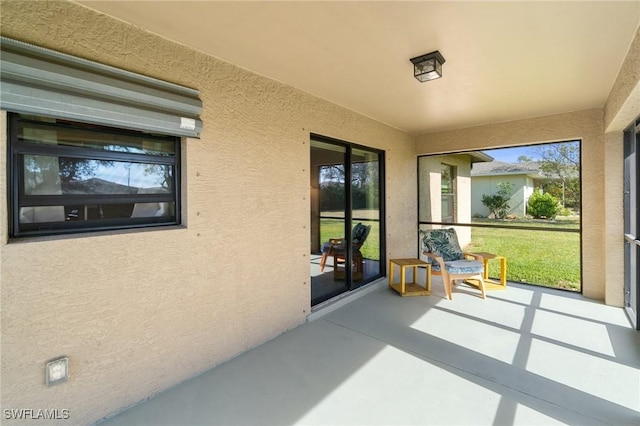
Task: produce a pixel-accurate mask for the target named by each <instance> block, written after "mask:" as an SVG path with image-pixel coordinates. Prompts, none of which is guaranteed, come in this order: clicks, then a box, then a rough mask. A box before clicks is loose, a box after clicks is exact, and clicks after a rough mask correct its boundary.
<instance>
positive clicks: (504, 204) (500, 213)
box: [482, 182, 513, 219]
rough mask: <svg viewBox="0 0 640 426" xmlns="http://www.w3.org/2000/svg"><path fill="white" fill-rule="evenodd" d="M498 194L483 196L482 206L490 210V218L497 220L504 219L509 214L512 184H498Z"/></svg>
mask: <svg viewBox="0 0 640 426" xmlns="http://www.w3.org/2000/svg"><path fill="white" fill-rule="evenodd" d="M497 186H498V192H497V193H495V194H492V195H488V194H482V204H484V205H485V206H486V207H487V208H488V209H489V213H490V216H491V215H493V217H494V218H496V219H504V218H505V217H506V216H507V213H508V212H509V209H510V208H511V207H509V204H508V203H509V199H510V198H511V189H512V188H513V184H512V183H511V182H498V185H497Z"/></svg>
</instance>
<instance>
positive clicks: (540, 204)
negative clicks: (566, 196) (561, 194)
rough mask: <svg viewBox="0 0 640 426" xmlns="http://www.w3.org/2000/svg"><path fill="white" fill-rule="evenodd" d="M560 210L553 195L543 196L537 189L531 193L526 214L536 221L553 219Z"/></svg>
mask: <svg viewBox="0 0 640 426" xmlns="http://www.w3.org/2000/svg"><path fill="white" fill-rule="evenodd" d="M560 209H561V207H560V204H559V203H558V200H557V199H556V198H555V197H554V196H553V195H551V194H549V193H544V194H543V193H541V192H540V190H539V189H536V190H535V191H533V194H531V197H529V202H528V203H527V213H528V214H530V215H531V216H533V217H534V218H536V219H555V218H556V216H557V215H558V213H560Z"/></svg>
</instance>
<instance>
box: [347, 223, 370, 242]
mask: <svg viewBox="0 0 640 426" xmlns="http://www.w3.org/2000/svg"><path fill="white" fill-rule="evenodd" d="M367 231H369V227H368V226H365V225H363V224H362V223H358V224H357V225H356V226H354V227H353V231H352V232H351V241H352V243H353V244H356V245H358V244H362V243H363V242H364V239H365V238H366V237H367Z"/></svg>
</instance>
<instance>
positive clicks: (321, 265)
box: [320, 253, 329, 272]
mask: <svg viewBox="0 0 640 426" xmlns="http://www.w3.org/2000/svg"><path fill="white" fill-rule="evenodd" d="M328 256H329V253H322V259H320V272H324V265H325V264H326V263H327V257H328Z"/></svg>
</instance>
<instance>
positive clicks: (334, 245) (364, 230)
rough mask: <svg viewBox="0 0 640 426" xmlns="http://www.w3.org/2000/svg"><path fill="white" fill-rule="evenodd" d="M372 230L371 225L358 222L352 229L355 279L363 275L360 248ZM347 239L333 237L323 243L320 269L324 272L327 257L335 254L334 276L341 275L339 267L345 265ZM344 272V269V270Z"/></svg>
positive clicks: (338, 276)
mask: <svg viewBox="0 0 640 426" xmlns="http://www.w3.org/2000/svg"><path fill="white" fill-rule="evenodd" d="M370 231H371V225H363V224H362V223H358V224H357V225H356V226H354V227H353V230H352V231H351V246H352V248H353V251H352V253H353V255H352V257H353V263H354V264H355V266H356V271H355V276H354V279H358V276H360V277H361V276H362V253H361V252H360V248H361V247H362V245H363V244H364V243H365V241H366V240H367V237H368V236H369V232H370ZM346 243H347V242H346V240H345V239H344V238H331V239H329V241H328V242H326V243H324V244H323V245H322V259H320V271H321V272H324V267H325V265H326V263H327V258H328V257H329V256H333V273H334V278H336V277H337V278H336V279H338V278H340V277H341V275H340V271H339V267H340V266H344V263H345V248H346ZM342 273H344V271H342Z"/></svg>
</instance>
